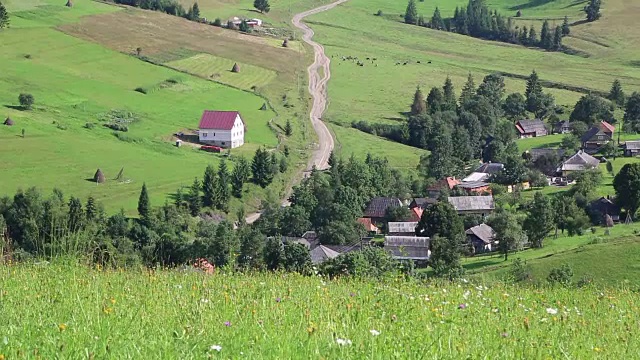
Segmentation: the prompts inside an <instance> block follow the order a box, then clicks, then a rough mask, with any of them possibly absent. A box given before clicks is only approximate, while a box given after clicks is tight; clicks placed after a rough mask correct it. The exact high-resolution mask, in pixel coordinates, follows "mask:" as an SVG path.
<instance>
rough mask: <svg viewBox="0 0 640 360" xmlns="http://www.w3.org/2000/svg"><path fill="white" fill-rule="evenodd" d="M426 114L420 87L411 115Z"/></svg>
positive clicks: (414, 96)
mask: <svg viewBox="0 0 640 360" xmlns="http://www.w3.org/2000/svg"><path fill="white" fill-rule="evenodd" d="M426 112H427V104H426V103H425V101H424V96H423V95H422V91H421V90H420V86H418V88H417V89H416V92H415V93H414V94H413V104H411V115H420V114H424V113H426ZM332 154H333V152H332ZM329 165H331V164H329Z"/></svg>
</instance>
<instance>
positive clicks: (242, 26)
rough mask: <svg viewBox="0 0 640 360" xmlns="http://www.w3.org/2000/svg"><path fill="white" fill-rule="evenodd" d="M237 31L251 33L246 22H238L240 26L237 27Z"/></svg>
mask: <svg viewBox="0 0 640 360" xmlns="http://www.w3.org/2000/svg"><path fill="white" fill-rule="evenodd" d="M238 30H240V31H242V32H243V33H248V32H251V29H250V28H249V24H247V22H246V21H244V20H242V21H241V22H240V25H239V26H238Z"/></svg>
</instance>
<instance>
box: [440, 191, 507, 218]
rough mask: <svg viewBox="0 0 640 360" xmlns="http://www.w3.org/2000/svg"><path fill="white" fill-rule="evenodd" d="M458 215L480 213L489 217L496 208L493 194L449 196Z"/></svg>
mask: <svg viewBox="0 0 640 360" xmlns="http://www.w3.org/2000/svg"><path fill="white" fill-rule="evenodd" d="M447 200H448V201H449V203H450V204H451V205H453V207H454V208H455V209H456V211H457V212H458V215H480V216H482V217H487V216H489V215H491V213H492V212H493V210H494V209H495V204H494V202H493V196H491V195H487V196H454V197H449V198H447Z"/></svg>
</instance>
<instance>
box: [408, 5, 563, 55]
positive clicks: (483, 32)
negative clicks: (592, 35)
mask: <svg viewBox="0 0 640 360" xmlns="http://www.w3.org/2000/svg"><path fill="white" fill-rule="evenodd" d="M404 21H405V23H407V24H413V25H418V26H425V27H429V28H432V29H435V30H443V31H450V32H455V33H458V34H462V35H468V36H471V37H475V38H480V39H486V40H494V41H502V42H507V43H512V44H520V45H524V46H531V47H539V48H542V49H546V50H549V51H561V50H564V46H563V45H562V38H563V37H564V36H567V35H569V33H570V32H571V29H570V25H569V19H568V18H567V17H566V16H565V18H564V22H563V23H562V25H557V26H555V27H552V26H551V25H550V24H549V21H548V20H545V21H544V22H543V24H542V27H541V29H540V36H538V33H537V32H536V30H535V29H534V27H533V26H531V28H527V27H526V26H523V27H522V28H519V27H518V26H515V27H514V25H513V21H512V19H511V17H505V16H503V15H501V14H500V13H498V11H497V10H493V11H492V10H490V9H489V7H488V6H487V5H486V4H485V1H484V0H469V3H468V4H467V6H466V7H464V6H463V7H456V10H455V12H454V14H453V17H451V18H443V17H442V15H441V13H440V9H439V8H438V7H436V9H435V11H434V13H433V16H432V17H431V19H430V20H429V21H426V20H425V19H424V18H423V17H422V16H418V11H417V8H416V3H415V0H409V3H408V4H407V9H406V11H405V15H404Z"/></svg>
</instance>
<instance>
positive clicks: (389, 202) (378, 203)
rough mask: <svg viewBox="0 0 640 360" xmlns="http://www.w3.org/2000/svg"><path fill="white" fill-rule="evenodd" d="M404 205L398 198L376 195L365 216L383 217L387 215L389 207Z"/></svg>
mask: <svg viewBox="0 0 640 360" xmlns="http://www.w3.org/2000/svg"><path fill="white" fill-rule="evenodd" d="M399 206H402V201H400V199H398V198H388V197H376V198H373V199H371V201H370V202H369V205H367V208H366V209H365V211H364V217H369V218H383V217H385V216H386V215H387V209H388V208H390V207H391V208H394V207H399Z"/></svg>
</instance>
